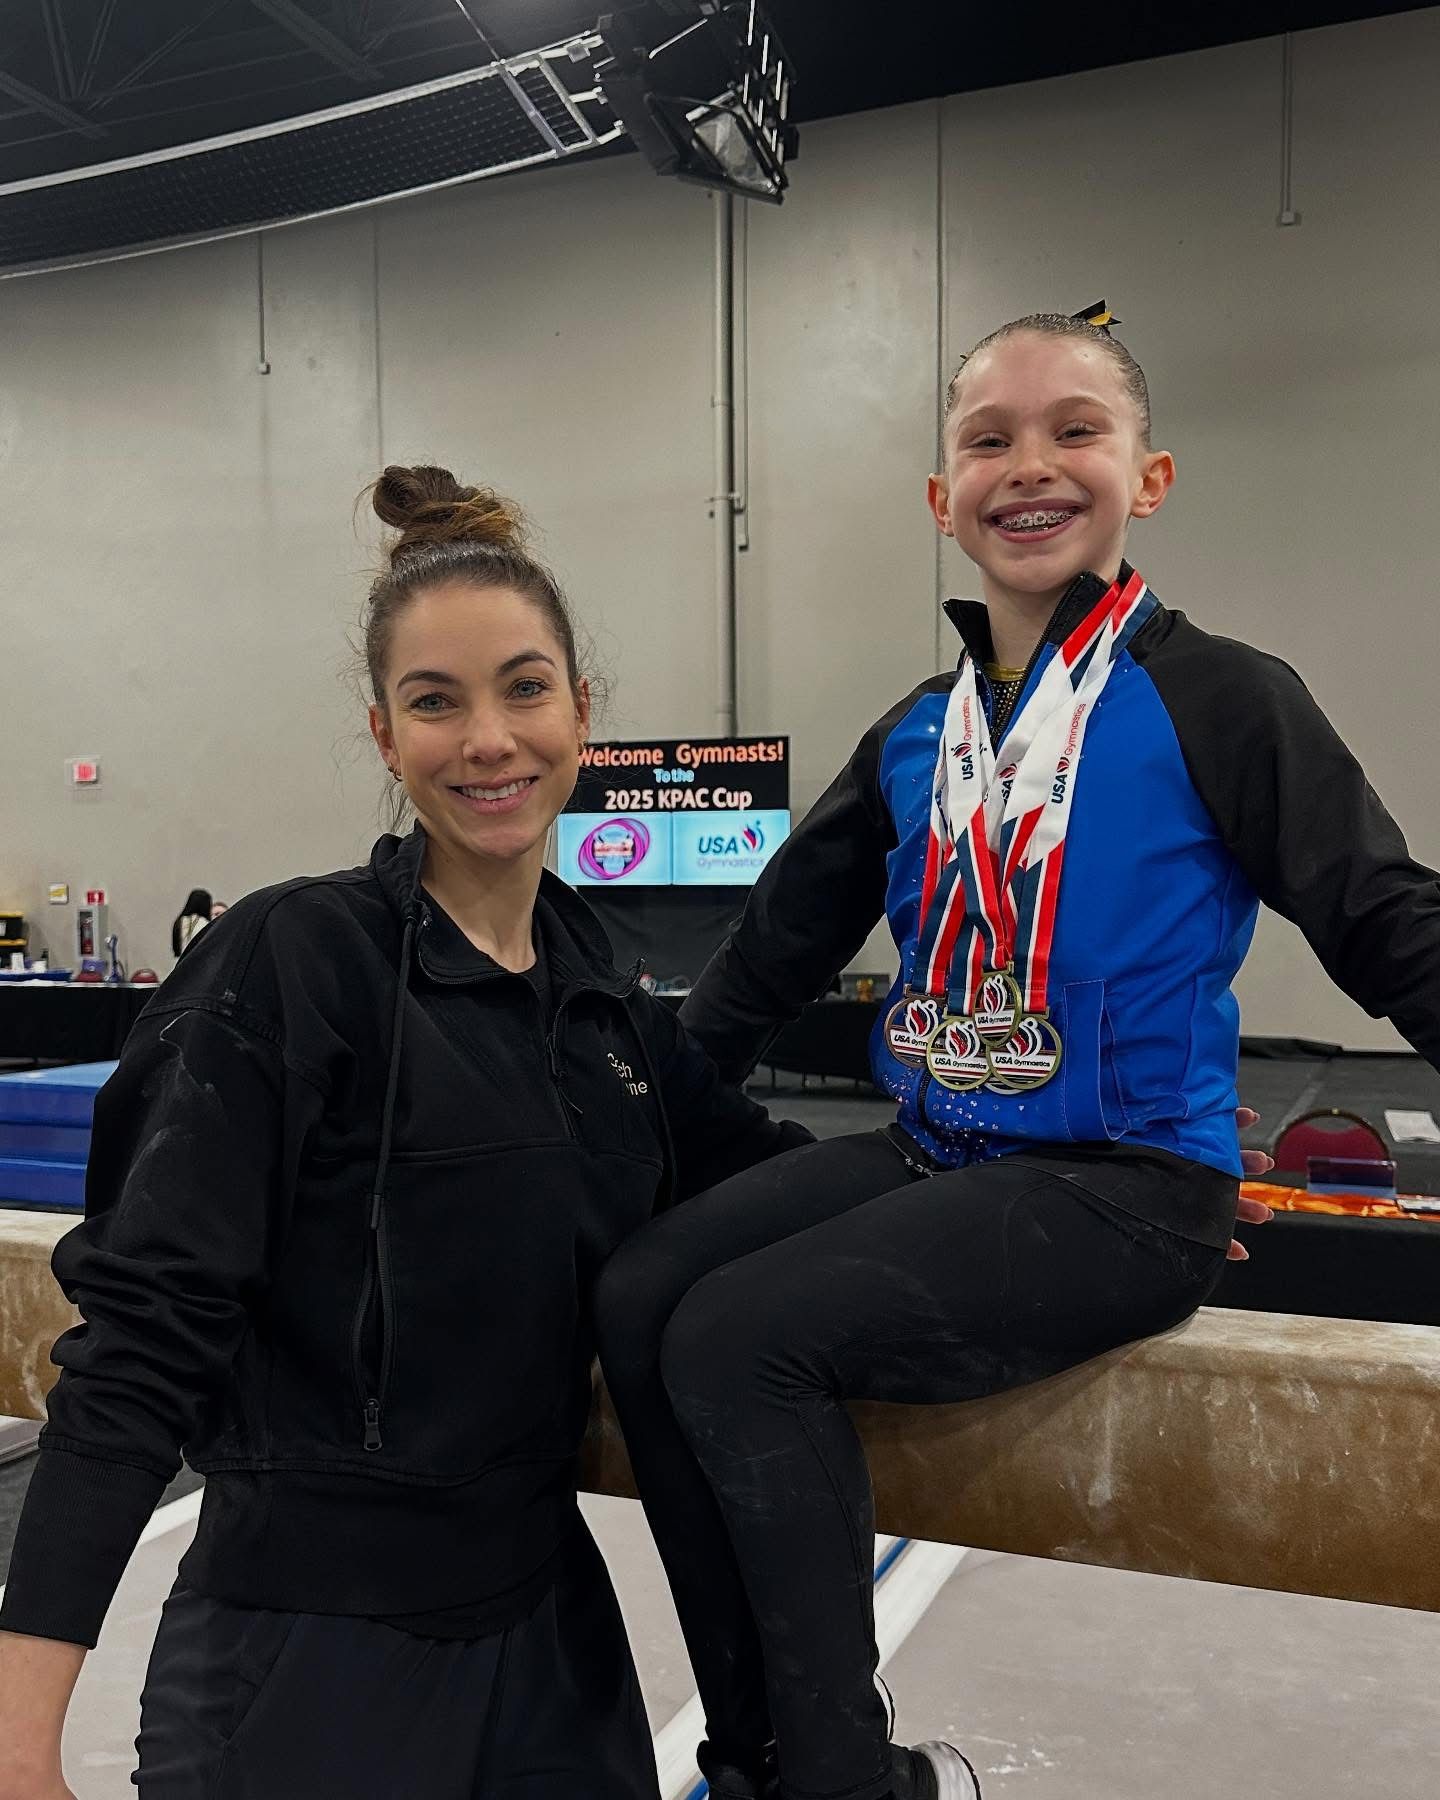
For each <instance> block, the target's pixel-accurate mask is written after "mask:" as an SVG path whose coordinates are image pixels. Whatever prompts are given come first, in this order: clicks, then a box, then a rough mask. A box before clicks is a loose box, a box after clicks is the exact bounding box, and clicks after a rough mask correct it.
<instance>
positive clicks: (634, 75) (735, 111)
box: [595, 0, 799, 206]
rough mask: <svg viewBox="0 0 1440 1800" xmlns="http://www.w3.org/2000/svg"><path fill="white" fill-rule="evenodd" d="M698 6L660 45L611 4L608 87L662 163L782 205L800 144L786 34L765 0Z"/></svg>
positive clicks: (599, 73)
mask: <svg viewBox="0 0 1440 1800" xmlns="http://www.w3.org/2000/svg"><path fill="white" fill-rule="evenodd" d="M694 11H695V13H696V14H697V17H696V18H695V20H694V22H693V23H692V24H691V25H689V26H688V27H687V28H686V29H685V30H684V31H682V32H680V33H679V34H678V35H677V36H675V37H673V38H671V39H669V40H668V42H666V43H664V44H661V45H659V46H658V47H657V48H656V49H654V50H647V49H646V48H645V46H644V45H643V44H642V43H641V42H640V41H639V40H638V38H637V37H636V36H635V34H634V31H633V29H632V28H631V26H630V24H629V22H628V21H627V20H626V19H625V18H624V17H623V16H622V15H620V14H618V13H607V14H605V15H604V16H603V17H602V18H601V20H600V22H599V25H598V26H597V27H596V30H597V32H598V34H599V37H600V39H601V43H602V46H603V53H604V54H603V59H602V58H601V57H597V60H596V65H595V75H596V79H597V81H598V83H599V85H600V89H601V92H602V93H603V94H604V96H605V99H606V100H607V102H608V103H609V105H610V108H611V111H612V112H613V113H614V114H615V116H616V117H617V118H618V119H619V120H620V122H621V123H622V124H623V125H624V127H625V129H626V131H627V132H628V133H629V135H630V137H631V139H632V141H633V142H634V144H635V146H636V148H637V149H638V150H640V151H641V152H642V153H643V154H644V156H645V158H646V159H647V161H648V162H649V163H650V165H651V167H652V168H654V169H655V170H656V171H657V173H659V174H661V175H677V176H679V178H680V179H681V180H682V181H694V182H698V183H699V184H700V185H701V186H703V187H710V188H720V189H722V190H724V191H725V192H727V193H732V194H740V195H743V196H745V197H746V198H747V199H751V200H768V201H770V202H772V203H773V204H774V205H777V206H778V205H779V204H780V202H781V201H782V200H783V199H784V196H785V189H786V187H787V186H788V185H789V179H788V176H787V174H786V164H787V162H789V161H791V160H792V159H793V158H794V157H795V155H796V153H797V151H798V148H799V136H798V133H797V131H796V129H795V127H794V126H793V125H792V124H791V123H790V118H789V115H790V91H791V84H792V77H791V70H790V65H789V62H788V61H787V59H786V56H785V52H784V48H783V46H782V45H781V43H780V38H779V35H778V34H777V32H776V31H775V28H774V26H773V25H772V23H771V21H770V18H769V15H768V13H767V12H766V10H765V8H764V7H763V6H762V5H761V4H760V0H729V3H727V0H694ZM702 95H703V96H705V97H704V98H700V97H699V96H702Z"/></svg>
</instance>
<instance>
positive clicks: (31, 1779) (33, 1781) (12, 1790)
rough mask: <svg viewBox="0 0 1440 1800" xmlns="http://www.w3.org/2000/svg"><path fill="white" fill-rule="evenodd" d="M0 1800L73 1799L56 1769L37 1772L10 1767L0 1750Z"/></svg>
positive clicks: (72, 1793) (73, 1796)
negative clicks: (41, 1772)
mask: <svg viewBox="0 0 1440 1800" xmlns="http://www.w3.org/2000/svg"><path fill="white" fill-rule="evenodd" d="M0 1800H75V1794H74V1791H73V1790H72V1789H70V1788H68V1787H66V1785H65V1778H64V1776H63V1775H61V1774H60V1773H59V1771H58V1770H55V1771H53V1772H46V1773H43V1774H37V1773H33V1772H27V1771H26V1770H23V1769H19V1770H17V1769H14V1768H12V1767H11V1765H10V1762H9V1759H8V1757H7V1755H6V1753H5V1752H4V1751H3V1750H0Z"/></svg>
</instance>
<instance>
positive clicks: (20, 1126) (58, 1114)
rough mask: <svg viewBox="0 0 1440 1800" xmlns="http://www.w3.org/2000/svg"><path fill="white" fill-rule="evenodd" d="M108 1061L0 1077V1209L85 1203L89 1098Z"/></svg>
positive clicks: (104, 1077) (110, 1067)
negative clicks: (4, 1207) (3, 1207)
mask: <svg viewBox="0 0 1440 1800" xmlns="http://www.w3.org/2000/svg"><path fill="white" fill-rule="evenodd" d="M114 1072H115V1064H114V1063H113V1062H95V1063H74V1064H72V1065H70V1066H69V1067H68V1068H63V1069H27V1070H24V1071H22V1072H21V1073H20V1074H16V1075H0V1206H64V1207H74V1208H77V1209H78V1208H79V1207H82V1206H83V1205H84V1204H85V1164H86V1163H87V1162H88V1160H89V1157H90V1124H91V1120H92V1118H93V1116H94V1112H95V1096H96V1094H97V1093H98V1092H99V1091H100V1089H101V1088H102V1087H103V1086H104V1085H105V1083H106V1082H107V1081H108V1080H109V1079H110V1077H111V1075H113V1074H114Z"/></svg>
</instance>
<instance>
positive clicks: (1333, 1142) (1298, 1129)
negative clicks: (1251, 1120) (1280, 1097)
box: [1270, 1106, 1390, 1187]
mask: <svg viewBox="0 0 1440 1800" xmlns="http://www.w3.org/2000/svg"><path fill="white" fill-rule="evenodd" d="M1270 1154H1271V1155H1272V1156H1273V1157H1274V1158H1275V1173H1276V1174H1277V1175H1293V1176H1296V1177H1298V1179H1297V1181H1296V1182H1295V1184H1294V1185H1295V1186H1297V1187H1304V1185H1305V1179H1306V1176H1307V1174H1308V1171H1309V1168H1310V1158H1311V1157H1312V1156H1329V1157H1342V1158H1344V1159H1345V1160H1346V1161H1353V1162H1389V1160H1390V1146H1389V1145H1388V1144H1387V1143H1386V1142H1385V1139H1384V1138H1383V1137H1382V1136H1381V1135H1380V1133H1379V1132H1378V1131H1377V1130H1376V1129H1375V1127H1374V1126H1373V1125H1372V1124H1371V1123H1370V1122H1369V1120H1368V1119H1362V1118H1361V1117H1360V1115H1359V1113H1352V1112H1344V1111H1342V1110H1341V1108H1339V1107H1338V1106H1327V1107H1323V1108H1322V1109H1321V1110H1320V1111H1319V1112H1310V1113H1304V1114H1302V1115H1301V1117H1300V1118H1298V1119H1292V1120H1291V1121H1290V1123H1289V1124H1288V1125H1287V1126H1286V1127H1285V1129H1284V1130H1283V1131H1282V1132H1281V1133H1280V1135H1279V1137H1278V1138H1276V1140H1275V1148H1274V1149H1273V1150H1272V1151H1271V1152H1270Z"/></svg>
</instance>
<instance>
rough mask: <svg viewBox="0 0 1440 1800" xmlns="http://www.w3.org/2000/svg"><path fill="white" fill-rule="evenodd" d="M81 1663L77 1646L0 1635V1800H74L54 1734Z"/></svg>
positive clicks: (60, 1725)
mask: <svg viewBox="0 0 1440 1800" xmlns="http://www.w3.org/2000/svg"><path fill="white" fill-rule="evenodd" d="M84 1660H85V1652H84V1650H83V1649H82V1647H81V1646H80V1645H79V1644H66V1643H61V1642H59V1641H58V1640H56V1639H53V1638H36V1637H21V1636H19V1635H17V1634H15V1633H12V1632H8V1631H0V1800H75V1796H74V1794H73V1793H72V1792H71V1791H70V1789H69V1788H68V1787H67V1786H66V1785H65V1777H64V1774H63V1773H62V1772H61V1767H60V1733H61V1730H62V1728H63V1726H64V1724H65V1709H66V1707H67V1706H68V1705H69V1704H70V1695H71V1693H72V1692H73V1691H74V1687H75V1681H76V1678H77V1677H78V1675H79V1673H80V1665H81V1664H82V1663H83V1662H84Z"/></svg>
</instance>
